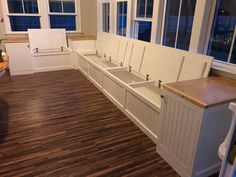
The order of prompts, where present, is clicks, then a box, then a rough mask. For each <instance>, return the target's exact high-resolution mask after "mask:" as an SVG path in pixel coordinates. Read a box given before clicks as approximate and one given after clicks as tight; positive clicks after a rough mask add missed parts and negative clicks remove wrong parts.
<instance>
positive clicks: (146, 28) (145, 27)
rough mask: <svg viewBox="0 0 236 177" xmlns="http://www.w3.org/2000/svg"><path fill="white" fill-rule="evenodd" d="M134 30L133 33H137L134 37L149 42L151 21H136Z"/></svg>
mask: <svg viewBox="0 0 236 177" xmlns="http://www.w3.org/2000/svg"><path fill="white" fill-rule="evenodd" d="M135 30H136V32H135V34H136V35H137V36H136V37H135V38H136V39H138V40H142V41H147V42H150V40H151V30H152V22H146V21H136V22H135Z"/></svg>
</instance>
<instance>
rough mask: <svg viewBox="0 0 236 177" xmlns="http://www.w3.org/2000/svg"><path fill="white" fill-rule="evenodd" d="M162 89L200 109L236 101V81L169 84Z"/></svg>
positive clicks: (205, 79) (221, 78)
mask: <svg viewBox="0 0 236 177" xmlns="http://www.w3.org/2000/svg"><path fill="white" fill-rule="evenodd" d="M164 88H165V89H167V90H169V91H171V92H173V93H175V94H177V95H178V96H180V97H182V98H184V99H186V100H189V101H190V102H192V103H194V104H196V105H198V106H200V107H202V108H208V107H211V106H214V105H217V104H223V103H227V102H231V101H235V100H236V81H234V80H230V79H227V78H223V77H213V76H212V77H208V78H204V79H194V80H189V81H182V82H176V83H169V84H165V85H164Z"/></svg>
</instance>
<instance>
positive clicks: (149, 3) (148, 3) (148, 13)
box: [146, 0, 153, 18]
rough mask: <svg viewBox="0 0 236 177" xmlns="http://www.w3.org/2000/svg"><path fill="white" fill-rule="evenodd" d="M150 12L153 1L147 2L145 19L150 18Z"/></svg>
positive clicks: (148, 0)
mask: <svg viewBox="0 0 236 177" xmlns="http://www.w3.org/2000/svg"><path fill="white" fill-rule="evenodd" d="M152 12H153V0H147V9H146V17H147V18H152Z"/></svg>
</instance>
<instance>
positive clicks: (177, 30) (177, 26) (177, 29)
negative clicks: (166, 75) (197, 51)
mask: <svg viewBox="0 0 236 177" xmlns="http://www.w3.org/2000/svg"><path fill="white" fill-rule="evenodd" d="M167 1H168V0H164V8H163V16H162V27H161V41H160V44H161V45H163V46H166V45H164V44H163V43H164V34H165V22H166V9H167ZM197 1H198V0H196V4H195V9H194V15H193V22H192V30H191V35H190V39H189V48H188V50H186V51H190V48H191V41H192V35H193V27H194V23H195V17H196V16H195V15H196V11H197V10H198V9H197V3H198V2H197ZM182 5H183V0H180V5H179V9H178V19H177V25H176V35H175V44H174V47H173V48H176V49H179V48H177V44H178V36H179V27H180V18H181V11H182ZM169 47H170V46H169ZM181 50H184V49H181Z"/></svg>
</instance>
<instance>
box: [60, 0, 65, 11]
mask: <svg viewBox="0 0 236 177" xmlns="http://www.w3.org/2000/svg"><path fill="white" fill-rule="evenodd" d="M61 11H62V13H64V5H63V0H61Z"/></svg>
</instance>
